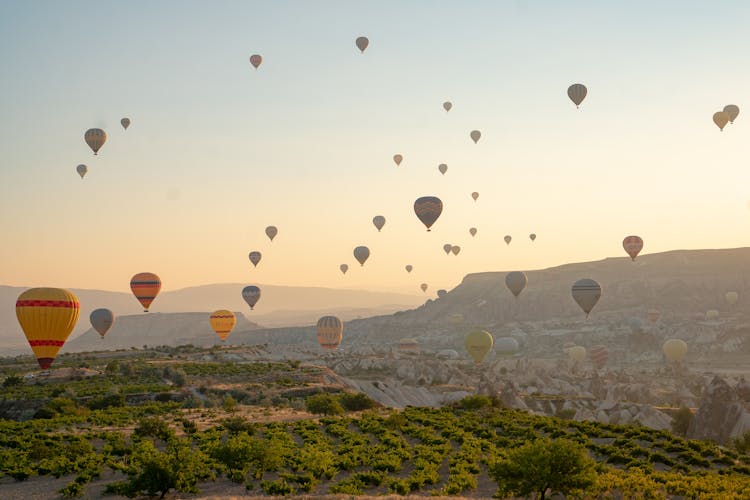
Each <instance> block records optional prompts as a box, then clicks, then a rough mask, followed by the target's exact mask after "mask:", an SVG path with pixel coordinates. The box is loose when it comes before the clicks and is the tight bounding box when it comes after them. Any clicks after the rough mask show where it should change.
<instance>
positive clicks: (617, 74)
mask: <svg viewBox="0 0 750 500" xmlns="http://www.w3.org/2000/svg"><path fill="white" fill-rule="evenodd" d="M749 22H750V3H748V2H745V1H731V2H730V1H723V2H722V1H712V2H706V1H684V0H680V1H677V0H676V1H659V2H653V1H632V0H628V1H621V2H613V1H609V2H604V1H589V2H580V1H578V2H576V1H567V2H559V1H534V2H532V1H520V0H519V1H505V2H501V1H479V0H474V1H472V2H464V1H452V2H447V1H442V2H439V1H405V0H398V1H388V2H386V1H377V2H354V1H316V2H309V1H296V2H289V1H278V0H274V1H264V2H260V1H256V2H250V1H238V2H228V1H224V2H208V1H202V2H188V1H184V0H180V1H158V2H154V1H129V2H117V3H115V2H101V1H91V2H83V1H65V2H59V1H12V0H6V1H3V2H1V3H0V65H1V66H0V67H2V75H3V76H2V78H0V116H1V117H2V120H0V231H1V232H0V234H2V239H1V240H0V284H8V285H29V286H39V285H48V286H63V287H79V288H104V289H111V290H123V291H126V290H128V282H129V279H130V277H131V276H132V275H133V274H135V273H136V272H140V271H151V272H155V273H157V274H159V275H160V276H161V278H162V281H163V283H164V288H165V289H175V288H181V287H185V286H191V285H199V284H205V283H216V282H237V281H240V282H247V283H274V284H288V285H295V284H298V285H319V286H331V287H353V288H378V289H393V290H405V289H407V290H410V291H411V290H413V291H414V292H415V293H421V292H419V290H418V286H419V284H420V283H422V282H427V283H429V284H430V290H428V292H432V293H434V291H435V290H436V289H438V288H451V287H453V286H455V285H456V284H457V283H458V282H459V281H460V280H461V278H462V277H463V276H464V275H465V274H466V273H469V272H479V271H498V270H514V269H520V270H525V269H534V268H542V267H548V266H554V265H559V264H564V263H568V262H573V261H584V260H593V259H601V258H605V257H608V256H624V255H625V253H624V251H623V250H622V247H621V242H622V239H623V237H624V236H626V235H628V234H638V235H641V236H642V237H643V239H644V240H645V248H644V253H651V252H657V251H664V250H670V249H678V248H721V247H737V246H746V245H748V243H749V241H750V236H748V235H749V234H750V233H749V231H750V210H748V200H749V199H750V193H749V192H748V191H749V190H750V172H748V167H747V159H748V153H750V133H749V132H750V98H748V95H749V94H748V93H749V92H750V68H749V67H748V64H747V50H748V48H750V31H749V30H748V29H747V26H748V23H749ZM362 35H365V36H367V37H369V39H370V46H369V48H368V49H367V50H366V51H365V53H364V54H360V52H359V50H358V49H357V48H356V47H355V45H354V40H355V38H357V37H358V36H362ZM254 53H259V54H262V56H263V59H264V60H263V64H262V65H261V67H260V68H259V69H258V70H257V71H256V70H254V69H253V68H252V66H250V64H249V62H248V58H249V56H250V55H251V54H254ZM576 82H580V83H584V84H585V85H587V87H588V89H589V95H588V97H587V98H586V100H585V101H584V103H583V105H582V106H581V109H580V110H576V109H575V106H574V105H573V104H572V103H571V102H570V101H569V100H568V98H567V96H566V89H567V87H568V86H569V85H570V84H572V83H576ZM446 100H450V101H452V102H453V105H454V107H453V109H452V110H451V111H450V113H446V112H445V111H443V109H442V106H441V103H442V102H443V101H446ZM730 103H733V104H737V105H739V106H740V108H741V112H740V115H739V118H738V120H737V122H736V123H735V124H734V125H728V126H727V127H726V128H725V130H724V132H720V131H719V129H718V128H717V127H716V126H715V125H714V124H713V123H712V121H711V116H712V114H713V113H714V112H715V111H718V110H721V108H723V106H724V105H726V104H730ZM124 116H127V117H130V118H131V120H132V125H131V126H130V128H129V129H128V130H127V131H124V130H123V129H122V127H121V126H120V124H119V121H120V118H122V117H124ZM90 127H102V128H104V129H105V130H106V131H107V133H108V135H109V139H108V141H107V143H106V144H105V145H104V147H103V148H102V149H101V151H100V154H99V156H98V157H95V156H93V154H92V152H91V150H90V149H89V148H88V147H87V146H86V144H85V143H84V141H83V133H84V132H85V131H86V129H88V128H90ZM472 129H479V130H481V131H482V134H483V135H482V139H481V140H480V142H479V143H478V144H476V145H475V144H474V143H473V142H472V141H471V140H470V139H469V132H470V131H471V130H472ZM396 153H400V154H403V155H404V161H403V163H402V164H401V166H400V167H396V166H395V164H394V163H393V161H392V156H393V155H394V154H396ZM79 163H85V164H86V165H88V167H89V173H88V175H87V177H86V178H85V179H84V180H81V179H80V178H79V177H78V175H77V174H76V172H75V167H76V165H78V164H79ZM440 163H447V164H448V172H447V174H446V175H444V176H443V175H440V173H439V172H438V170H437V166H438V164H440ZM472 191H479V193H480V197H479V200H478V201H477V202H476V203H475V202H474V201H473V200H472V199H471V196H470V194H471V192H472ZM423 195H435V196H439V197H440V198H442V200H443V202H444V205H445V209H444V212H443V215H442V217H441V218H440V219H439V220H438V222H437V223H436V224H435V226H434V229H433V231H432V232H429V233H428V232H426V231H425V229H424V227H423V226H422V225H421V223H420V222H419V221H418V220H417V218H416V217H415V215H414V213H413V209H412V205H413V202H414V200H415V199H416V198H417V197H419V196H423ZM375 215H384V216H385V217H386V218H387V223H386V226H385V228H384V229H383V231H382V233H378V232H377V231H376V229H375V228H374V227H373V225H372V223H371V219H372V217H373V216H375ZM269 224H275V225H277V226H278V227H279V235H278V237H277V238H276V240H275V241H274V242H273V243H271V242H269V241H268V239H267V238H266V236H265V235H264V232H263V230H264V228H265V227H266V226H267V225H269ZM471 226H475V227H477V228H478V231H479V232H478V234H477V236H476V238H471V236H470V235H469V232H468V229H469V227H471ZM531 232H535V233H536V234H537V235H538V238H537V240H536V242H535V243H533V244H532V243H531V242H530V241H529V239H528V234H529V233H531ZM506 234H510V235H512V236H513V242H512V243H511V245H510V246H506V245H505V243H504V242H503V236H504V235H506ZM444 243H452V244H457V245H460V246H461V247H462V251H461V253H460V254H459V255H458V257H454V256H452V255H451V256H450V257H449V256H446V255H445V254H444V253H443V250H442V246H443V244H444ZM357 245H368V246H369V247H370V248H371V250H372V255H371V257H370V261H368V262H367V264H366V265H365V267H364V268H361V267H360V266H359V264H357V263H356V262H355V261H354V258H353V256H352V249H353V248H354V247H355V246H357ZM251 250H260V251H261V252H262V253H263V260H262V261H261V263H260V265H259V266H258V268H257V269H254V268H252V266H251V265H250V263H249V261H248V258H247V254H248V252H249V251H251ZM341 263H348V264H349V266H350V270H349V273H348V274H347V275H346V276H342V274H341V273H340V272H339V270H338V266H339V264H341ZM406 264H412V265H413V266H414V271H413V272H412V273H411V274H407V273H406V272H405V271H404V265H406Z"/></svg>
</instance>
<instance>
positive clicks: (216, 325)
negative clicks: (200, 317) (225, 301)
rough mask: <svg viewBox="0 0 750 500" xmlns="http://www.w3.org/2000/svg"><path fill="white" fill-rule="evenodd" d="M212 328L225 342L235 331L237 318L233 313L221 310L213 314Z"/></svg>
mask: <svg viewBox="0 0 750 500" xmlns="http://www.w3.org/2000/svg"><path fill="white" fill-rule="evenodd" d="M209 321H210V322H211V328H213V329H214V331H215V332H216V335H218V336H219V338H220V339H221V341H222V342H224V341H225V340H226V339H227V337H229V334H230V333H232V330H234V325H236V324H237V317H236V316H235V315H234V313H233V312H232V311H227V310H226V309H220V310H218V311H214V312H212V313H211V318H210V319H209Z"/></svg>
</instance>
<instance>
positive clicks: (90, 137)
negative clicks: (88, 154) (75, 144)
mask: <svg viewBox="0 0 750 500" xmlns="http://www.w3.org/2000/svg"><path fill="white" fill-rule="evenodd" d="M83 139H84V140H85V141H86V144H88V145H89V147H90V148H91V150H92V151H94V154H97V153H98V152H99V150H100V149H101V147H102V146H104V143H105V142H107V133H106V132H105V131H104V130H102V129H100V128H90V129H88V130H87V131H86V133H85V134H83Z"/></svg>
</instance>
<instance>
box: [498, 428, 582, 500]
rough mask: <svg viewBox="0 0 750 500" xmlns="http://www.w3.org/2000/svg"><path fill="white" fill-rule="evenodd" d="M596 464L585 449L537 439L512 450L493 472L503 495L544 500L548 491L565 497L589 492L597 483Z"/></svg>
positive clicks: (576, 445) (577, 445)
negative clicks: (532, 496) (533, 494)
mask: <svg viewBox="0 0 750 500" xmlns="http://www.w3.org/2000/svg"><path fill="white" fill-rule="evenodd" d="M595 467H596V462H595V461H594V460H593V459H592V458H591V457H589V455H588V452H587V451H586V448H584V447H583V446H581V445H580V444H578V443H576V442H573V441H569V440H566V439H556V440H550V439H546V438H544V439H537V440H535V441H531V442H527V443H525V444H524V445H522V446H520V447H518V448H515V449H513V450H511V451H510V452H509V453H508V455H507V456H506V457H505V459H503V460H500V461H498V462H497V463H496V464H495V465H494V466H492V467H491V469H490V475H491V476H492V478H493V479H494V480H495V481H497V483H498V486H499V490H498V493H499V494H502V495H515V496H523V497H525V496H529V495H531V494H532V493H538V494H539V498H540V499H541V500H544V498H545V495H546V493H547V490H551V491H552V492H560V493H562V494H563V495H566V496H567V495H569V494H575V493H578V492H581V491H583V490H586V489H588V488H590V487H591V486H593V485H594V484H595V483H596V471H595Z"/></svg>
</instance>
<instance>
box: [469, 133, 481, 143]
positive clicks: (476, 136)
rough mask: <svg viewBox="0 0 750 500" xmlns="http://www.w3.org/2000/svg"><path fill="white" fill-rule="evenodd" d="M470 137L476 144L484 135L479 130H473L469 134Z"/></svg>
mask: <svg viewBox="0 0 750 500" xmlns="http://www.w3.org/2000/svg"><path fill="white" fill-rule="evenodd" d="M469 137H471V140H472V141H474V144H476V143H477V142H479V139H480V138H481V137H482V133H481V132H480V131H479V130H472V131H471V133H470V134H469Z"/></svg>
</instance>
